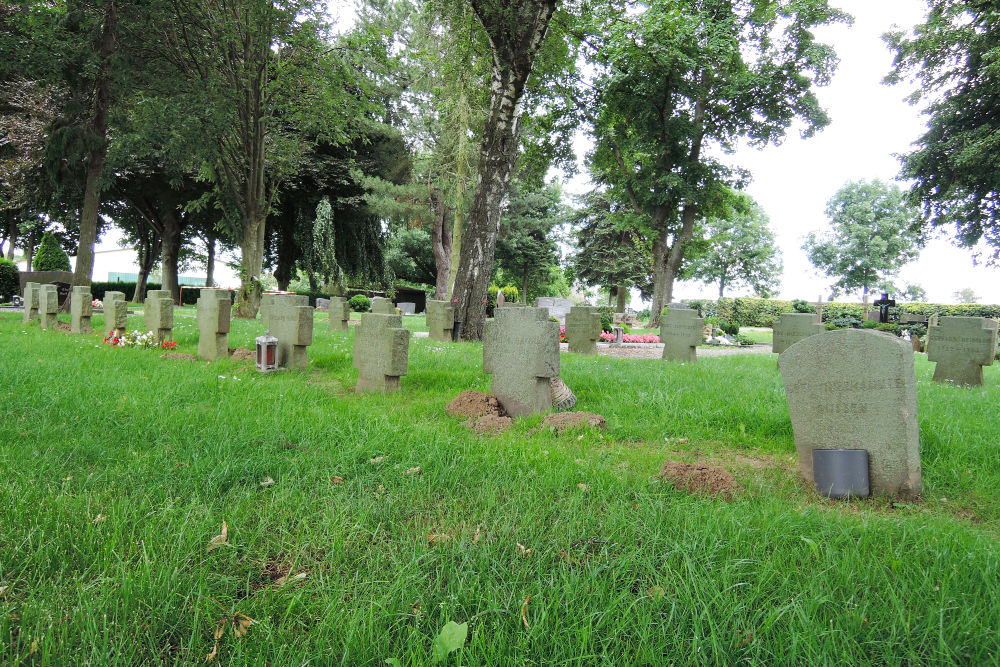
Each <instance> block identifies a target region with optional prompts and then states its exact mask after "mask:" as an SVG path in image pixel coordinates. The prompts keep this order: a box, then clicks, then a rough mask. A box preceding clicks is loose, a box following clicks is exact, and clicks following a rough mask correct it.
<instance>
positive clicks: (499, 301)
mask: <svg viewBox="0 0 1000 667" xmlns="http://www.w3.org/2000/svg"><path fill="white" fill-rule="evenodd" d="M505 303H507V297H505V296H504V295H503V290H497V308H503V305H504V304H505Z"/></svg>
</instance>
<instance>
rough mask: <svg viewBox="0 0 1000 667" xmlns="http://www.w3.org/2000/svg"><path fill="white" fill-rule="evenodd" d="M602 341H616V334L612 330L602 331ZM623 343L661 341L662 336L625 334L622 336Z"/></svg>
mask: <svg viewBox="0 0 1000 667" xmlns="http://www.w3.org/2000/svg"><path fill="white" fill-rule="evenodd" d="M601 341H603V342H605V343H613V342H615V335H614V333H612V332H610V331H602V332H601ZM622 342H623V343H659V342H660V337H659V336H657V335H655V334H643V335H639V334H624V335H623V336H622Z"/></svg>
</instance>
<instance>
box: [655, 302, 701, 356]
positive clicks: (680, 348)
mask: <svg viewBox="0 0 1000 667" xmlns="http://www.w3.org/2000/svg"><path fill="white" fill-rule="evenodd" d="M704 327H705V319H704V318H702V317H699V316H698V311H697V310H694V309H691V308H683V309H682V308H671V309H670V310H668V311H667V312H666V314H665V315H664V316H663V317H661V318H660V342H661V343H663V358H664V359H666V360H667V361H684V362H687V363H690V364H693V363H695V362H696V361H697V360H698V358H697V352H696V349H695V348H696V347H697V346H698V345H699V344H701V338H702V330H703V329H704Z"/></svg>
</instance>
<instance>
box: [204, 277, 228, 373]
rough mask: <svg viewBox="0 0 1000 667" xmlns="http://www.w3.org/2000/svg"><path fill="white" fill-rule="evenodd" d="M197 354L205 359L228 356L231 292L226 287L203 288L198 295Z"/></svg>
mask: <svg viewBox="0 0 1000 667" xmlns="http://www.w3.org/2000/svg"><path fill="white" fill-rule="evenodd" d="M197 308H198V311H197V312H198V356H199V357H200V358H202V359H205V360H206V361H215V360H216V359H226V358H228V357H229V323H230V321H231V319H232V314H233V293H232V292H230V291H229V290H227V289H203V290H201V292H200V294H199V295H198V305H197Z"/></svg>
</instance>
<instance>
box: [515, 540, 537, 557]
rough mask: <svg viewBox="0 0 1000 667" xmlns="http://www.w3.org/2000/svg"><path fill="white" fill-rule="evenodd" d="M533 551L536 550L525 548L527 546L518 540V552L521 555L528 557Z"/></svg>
mask: <svg viewBox="0 0 1000 667" xmlns="http://www.w3.org/2000/svg"><path fill="white" fill-rule="evenodd" d="M533 551H534V549H527V548H525V546H524V545H523V544H521V543H520V542H518V543H517V552H518V553H519V554H521V557H522V558H527V557H528V556H530V555H531V553H532V552H533Z"/></svg>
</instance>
